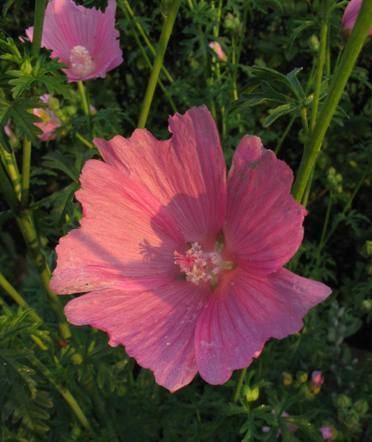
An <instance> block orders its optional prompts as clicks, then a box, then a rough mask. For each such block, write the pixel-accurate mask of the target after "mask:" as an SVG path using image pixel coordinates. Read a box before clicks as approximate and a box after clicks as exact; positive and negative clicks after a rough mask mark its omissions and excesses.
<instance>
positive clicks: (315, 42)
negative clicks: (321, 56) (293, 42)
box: [309, 34, 319, 52]
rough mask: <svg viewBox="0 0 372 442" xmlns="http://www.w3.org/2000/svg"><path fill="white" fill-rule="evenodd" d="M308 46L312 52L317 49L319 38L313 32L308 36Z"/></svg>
mask: <svg viewBox="0 0 372 442" xmlns="http://www.w3.org/2000/svg"><path fill="white" fill-rule="evenodd" d="M309 46H310V49H311V50H312V51H313V52H318V51H319V38H318V37H317V36H316V35H315V34H313V35H312V36H311V37H310V38H309Z"/></svg>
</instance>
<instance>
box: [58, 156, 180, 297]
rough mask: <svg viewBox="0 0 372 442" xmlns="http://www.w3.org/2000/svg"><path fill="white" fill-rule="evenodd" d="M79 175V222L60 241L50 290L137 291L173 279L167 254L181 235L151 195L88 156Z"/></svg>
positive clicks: (110, 167)
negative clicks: (115, 287)
mask: <svg viewBox="0 0 372 442" xmlns="http://www.w3.org/2000/svg"><path fill="white" fill-rule="evenodd" d="M80 180H81V186H82V187H81V189H80V190H79V191H78V192H77V193H76V197H77V199H78V200H79V201H80V202H81V204H82V206H83V218H82V221H81V227H80V228H79V229H76V230H73V231H72V232H70V233H69V234H68V235H67V236H65V237H64V238H62V239H61V240H60V243H59V245H58V247H57V257H58V259H57V268H56V270H55V271H54V273H53V279H52V282H51V287H52V288H53V290H55V291H56V292H57V293H60V294H67V293H74V292H81V291H88V290H94V289H102V288H107V287H112V286H119V287H125V288H126V289H127V290H133V289H137V290H138V289H139V288H144V287H149V286H150V287H151V286H158V285H161V284H163V283H164V281H167V280H169V279H172V278H174V277H175V275H176V274H177V268H176V266H175V265H174V259H173V253H174V250H175V249H176V248H177V247H178V245H179V244H183V242H184V240H183V237H182V235H181V234H180V232H179V230H178V228H177V226H176V224H175V223H174V221H173V219H172V217H171V216H170V215H169V214H167V212H166V210H165V209H164V208H163V207H162V206H161V205H160V204H159V202H158V201H157V200H156V198H154V196H153V195H152V194H151V193H150V192H149V191H148V190H147V189H146V188H145V187H144V186H142V185H140V184H138V183H134V182H133V181H132V180H131V179H130V178H129V177H128V176H125V175H123V174H122V173H121V172H120V171H119V170H118V169H116V168H114V167H112V166H110V165H108V164H105V163H103V162H102V161H96V160H90V161H88V162H87V163H86V164H85V166H84V169H83V172H82V176H81V179H80Z"/></svg>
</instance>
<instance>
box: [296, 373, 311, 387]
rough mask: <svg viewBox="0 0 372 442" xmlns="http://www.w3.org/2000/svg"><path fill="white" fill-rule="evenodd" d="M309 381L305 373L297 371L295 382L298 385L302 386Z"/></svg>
mask: <svg viewBox="0 0 372 442" xmlns="http://www.w3.org/2000/svg"><path fill="white" fill-rule="evenodd" d="M308 379H309V375H308V374H307V373H306V372H305V371H298V372H297V373H296V380H297V382H298V383H300V384H304V383H305V382H307V380H308Z"/></svg>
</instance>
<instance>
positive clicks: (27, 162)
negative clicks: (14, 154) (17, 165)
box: [21, 138, 31, 207]
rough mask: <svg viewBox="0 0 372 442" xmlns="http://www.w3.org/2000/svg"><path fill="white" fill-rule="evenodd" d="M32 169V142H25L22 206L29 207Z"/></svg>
mask: <svg viewBox="0 0 372 442" xmlns="http://www.w3.org/2000/svg"><path fill="white" fill-rule="evenodd" d="M30 169H31V141H30V140H29V139H27V138H25V139H24V140H23V158H22V179H21V206H22V207H27V204H28V196H29V190H30V173H31V172H30Z"/></svg>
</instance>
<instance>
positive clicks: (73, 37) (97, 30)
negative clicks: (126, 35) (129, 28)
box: [26, 0, 123, 82]
mask: <svg viewBox="0 0 372 442" xmlns="http://www.w3.org/2000/svg"><path fill="white" fill-rule="evenodd" d="M115 11H116V2H115V0H109V1H108V4H107V8H106V10H105V12H101V11H99V10H98V9H95V8H85V7H84V6H79V5H76V4H75V3H74V2H73V1H72V0H50V1H49V3H48V6H47V8H46V11H45V19H44V29H43V35H42V41H41V43H42V46H43V47H45V48H47V49H50V50H51V51H52V55H51V56H52V58H58V59H59V61H61V62H62V63H63V64H65V65H66V66H67V69H64V72H65V73H66V75H67V78H68V81H70V82H73V81H79V80H89V79H92V78H97V77H105V75H106V73H107V72H109V71H111V70H112V69H114V68H116V67H117V66H119V65H120V64H121V63H122V62H123V54H122V51H121V49H120V44H119V32H118V31H117V30H116V29H115ZM26 34H27V37H28V38H29V39H30V40H32V36H33V27H30V28H28V29H26Z"/></svg>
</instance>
